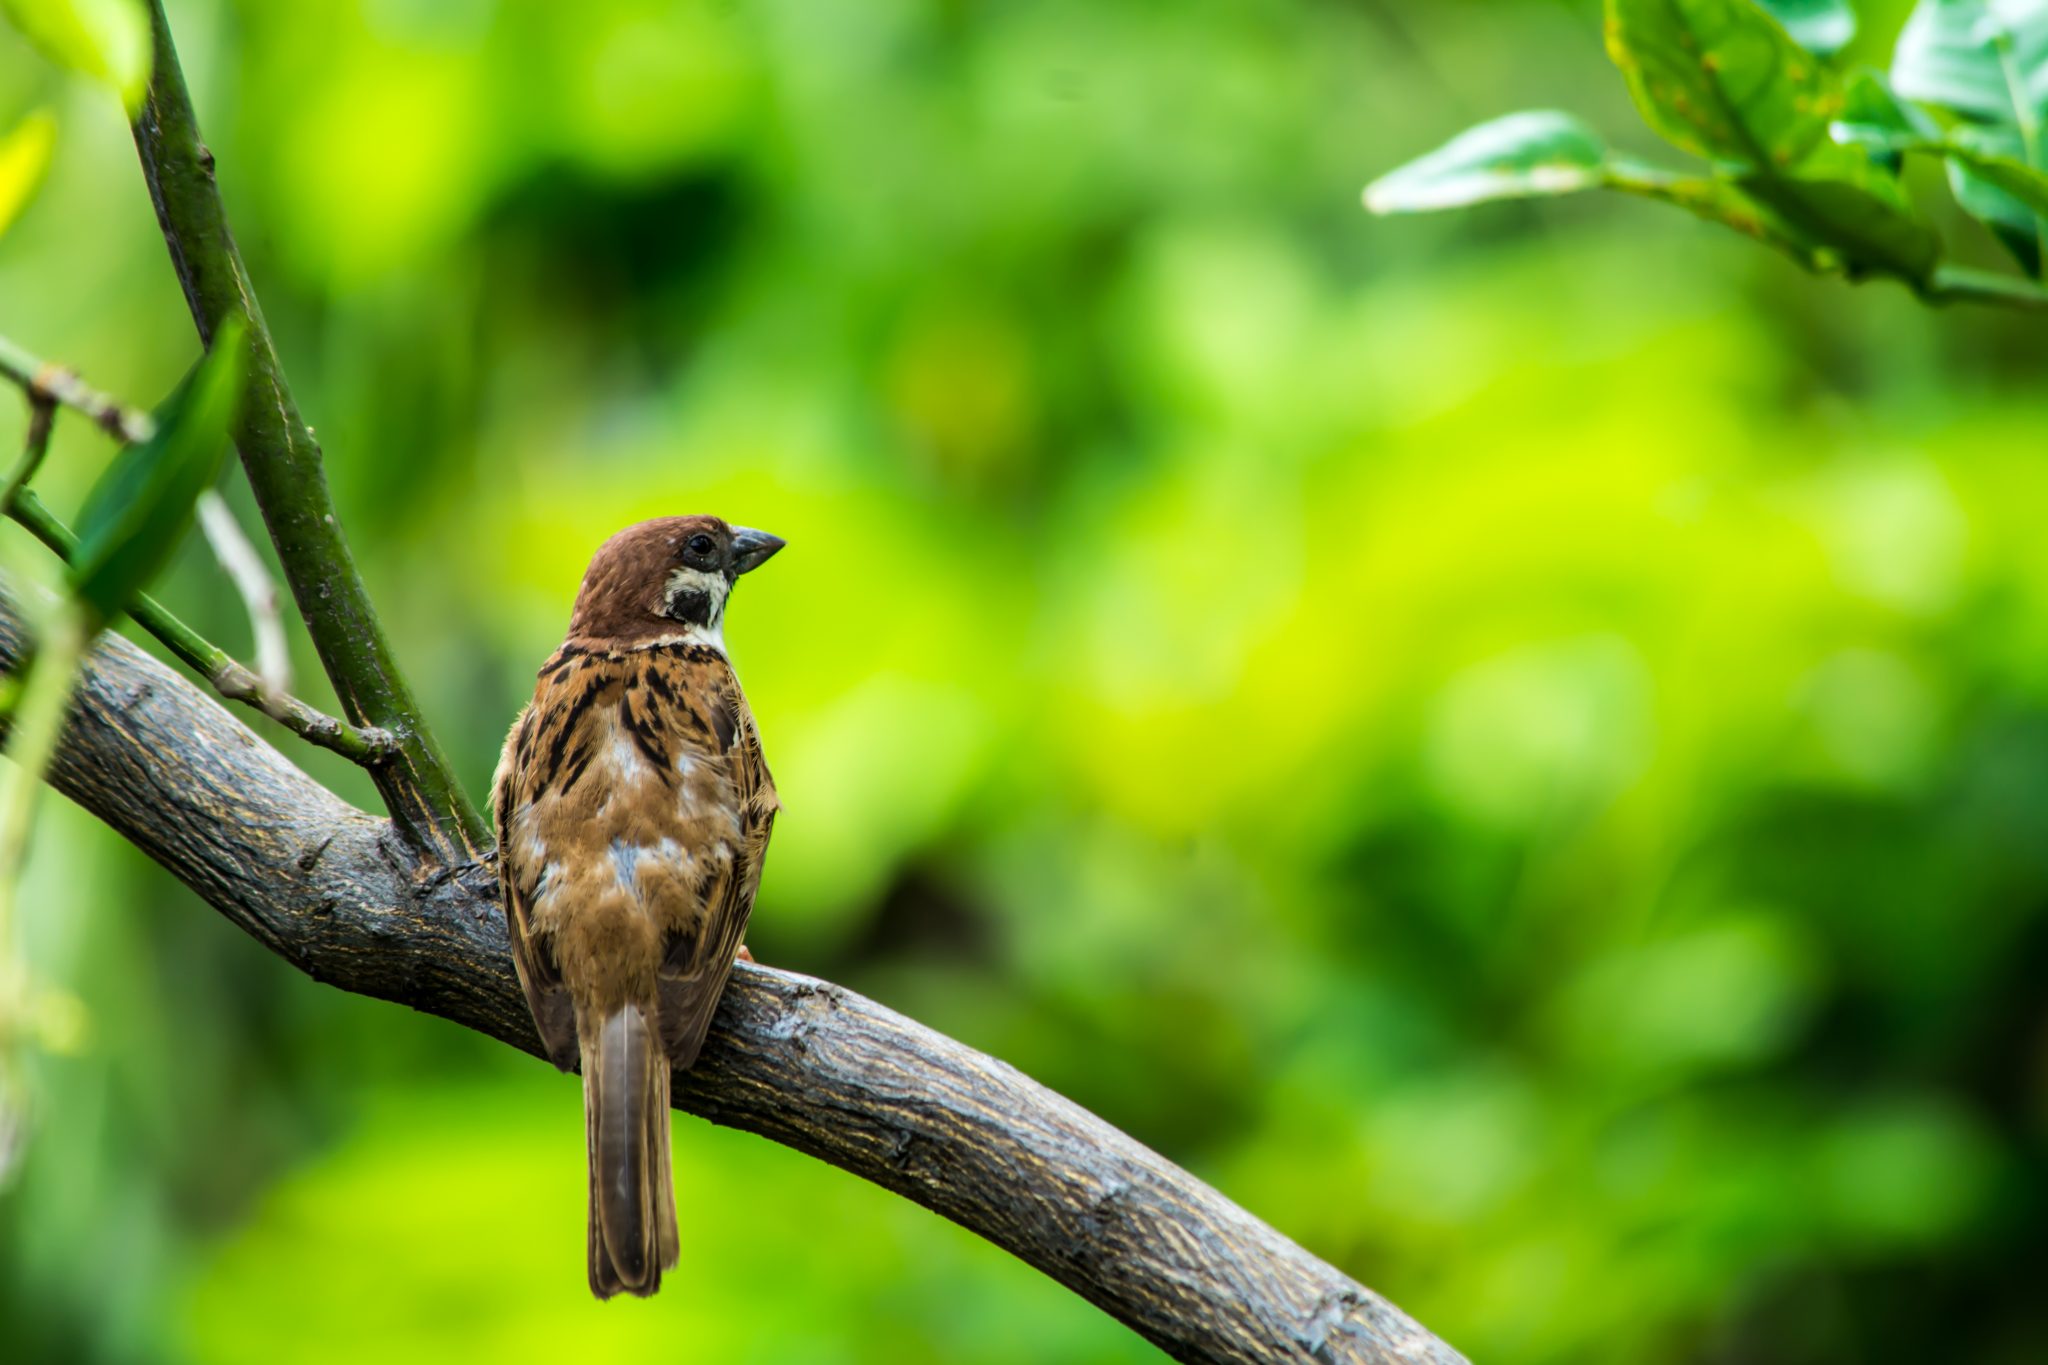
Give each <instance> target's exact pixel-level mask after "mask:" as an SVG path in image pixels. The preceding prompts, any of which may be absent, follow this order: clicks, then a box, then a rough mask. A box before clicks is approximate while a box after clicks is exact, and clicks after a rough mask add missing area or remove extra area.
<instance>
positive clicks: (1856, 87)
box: [1828, 71, 1941, 174]
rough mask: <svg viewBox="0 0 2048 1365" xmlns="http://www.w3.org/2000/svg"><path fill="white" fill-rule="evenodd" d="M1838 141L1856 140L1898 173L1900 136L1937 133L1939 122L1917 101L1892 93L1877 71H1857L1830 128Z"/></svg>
mask: <svg viewBox="0 0 2048 1365" xmlns="http://www.w3.org/2000/svg"><path fill="white" fill-rule="evenodd" d="M1828 131H1829V132H1830V133H1831V134H1832V135H1833V136H1834V138H1835V140H1836V141H1838V142H1844V141H1847V142H1854V143H1855V144H1857V145H1858V146H1860V147H1862V148H1864V149H1865V150H1866V151H1868V152H1869V153H1870V158H1871V160H1873V161H1875V162H1876V163H1877V164H1878V165H1880V166H1882V167H1884V168H1885V169H1886V170H1888V171H1891V172H1892V173H1894V174H1897V172H1898V169H1899V162H1900V160H1901V157H1900V153H1899V151H1898V149H1896V148H1895V147H1893V146H1892V143H1893V142H1894V141H1895V140H1896V139H1898V138H1902V137H1903V138H1915V137H1938V136H1940V134H1941V129H1940V126H1939V125H1937V124H1936V123H1935V121H1934V120H1933V119H1931V118H1929V117H1928V116H1927V114H1926V113H1925V112H1924V111H1923V110H1921V109H1920V108H1919V107H1918V106H1917V105H1911V104H1907V103H1906V102H1905V101H1904V100H1901V99H1900V98H1899V97H1898V96H1897V95H1895V94H1893V93H1892V88H1891V86H1890V85H1888V84H1886V82H1885V78H1884V77H1883V76H1882V75H1880V74H1878V73H1877V72H1875V71H1858V72H1856V73H1855V74H1854V75H1852V76H1850V77H1849V79H1848V81H1847V82H1846V83H1845V84H1844V85H1843V88H1842V117H1841V119H1840V120H1839V121H1837V122H1836V123H1835V125H1834V126H1833V127H1832V128H1830V129H1829V130H1828Z"/></svg>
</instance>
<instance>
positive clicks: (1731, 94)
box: [1607, 0, 1941, 283]
mask: <svg viewBox="0 0 2048 1365" xmlns="http://www.w3.org/2000/svg"><path fill="white" fill-rule="evenodd" d="M1607 20H1608V22H1607V47H1608V52H1609V53H1610V54H1611V55H1612V56H1613V58H1614V60H1615V62H1616V64H1617V65H1619V66H1620V67H1621V69H1622V72H1623V74H1624V75H1626V76H1627V77H1628V83H1629V89H1630V92H1631V93H1632V94H1633V95H1634V96H1635V100H1636V106H1637V108H1639V109H1640V110H1641V111H1642V113H1643V117H1644V118H1645V119H1647V120H1648V121H1649V123H1650V125H1651V126H1652V127H1653V128H1655V129H1656V130H1657V131H1658V132H1659V133H1661V134H1663V135H1664V136H1665V137H1666V138H1668V139H1669V140H1671V141H1672V142H1674V143H1676V144H1677V145H1678V146H1680V147H1683V148H1685V149H1687V150H1688V151H1692V152H1697V153H1698V154H1700V155H1701V156H1705V157H1708V158H1710V159H1712V160H1713V161H1714V162H1715V163H1716V165H1717V167H1718V168H1719V169H1720V170H1721V172H1722V173H1723V174H1724V175H1726V176H1729V177H1730V178H1732V179H1734V180H1735V182H1736V183H1737V184H1738V185H1739V186H1740V187H1741V188H1742V190H1743V191H1744V192H1745V193H1746V194H1748V195H1749V196H1750V197H1751V198H1753V199H1755V200H1757V201H1759V202H1761V203H1763V204H1765V205H1767V206H1769V207H1770V208H1771V209H1772V210H1773V211H1774V212H1775V213H1776V214H1777V216H1778V217H1779V218H1780V219H1782V220H1783V222H1784V223H1785V224H1786V225H1788V226H1789V228H1790V229H1791V230H1792V231H1793V232H1794V233H1795V234H1796V236H1797V237H1799V238H1800V239H1802V240H1807V241H1811V242H1814V243H1816V244H1819V245H1821V246H1823V247H1825V248H1826V249H1827V250H1829V251H1830V252H1832V253H1834V254H1835V255H1838V256H1839V257H1840V258H1841V262H1842V264H1843V266H1844V267H1845V268H1846V269H1848V270H1849V271H1851V272H1852V273H1859V274H1860V273H1880V274H1888V275H1896V276H1899V277H1900V278H1903V279H1906V280H1910V281H1913V282H1915V283H1919V282H1922V281H1924V280H1925V279H1926V277H1927V273H1928V272H1929V271H1930V270H1932V269H1933V267H1934V261H1935V258H1936V256H1938V255H1939V253H1940V249H1941V243H1940V240H1939V239H1938V238H1937V237H1936V236H1935V233H1934V229H1933V228H1932V227H1930V226H1929V225H1928V224H1927V223H1926V222H1925V221H1923V220H1922V219H1921V218H1920V216H1919V214H1918V213H1917V212H1916V211H1915V209H1914V208H1913V205H1912V204H1911V202H1909V201H1908V200H1907V199H1906V197H1905V196H1904V194H1903V193H1901V192H1900V190H1899V188H1898V186H1897V184H1896V183H1895V182H1894V181H1893V180H1892V178H1891V176H1890V175H1888V174H1887V173H1886V170H1885V168H1884V167H1883V166H1880V165H1878V164H1876V163H1875V162H1873V161H1872V160H1871V158H1870V155H1869V153H1868V152H1866V151H1865V150H1863V149H1862V148H1860V147H1856V146H1845V145H1842V144H1840V143H1836V142H1834V141H1832V140H1830V138H1829V137H1828V126H1829V123H1830V121H1831V120H1833V119H1835V118H1837V117H1839V115H1840V114H1841V113H1842V111H1843V108H1844V106H1845V104H1846V98H1845V96H1844V93H1843V91H1842V87H1841V85H1840V83H1839V82H1838V81H1837V80H1836V79H1835V77H1834V75H1833V73H1831V72H1830V71H1828V70H1827V68H1825V67H1824V66H1822V65H1821V64H1820V62H1819V61H1817V60H1816V59H1815V58H1814V57H1813V55H1812V54H1811V53H1808V52H1807V51H1806V50H1805V49H1803V48H1801V47H1800V46H1799V44H1797V43H1795V42H1794V41H1792V37H1791V35H1790V34H1788V33H1787V32H1786V31H1785V28H1784V25H1782V24H1780V23H1779V22H1778V21H1777V20H1776V19H1775V18H1773V17H1772V16H1771V15H1770V14H1768V13H1766V12H1765V11H1764V10H1763V9H1762V8H1760V7H1759V6H1758V5H1757V3H1756V0H1607Z"/></svg>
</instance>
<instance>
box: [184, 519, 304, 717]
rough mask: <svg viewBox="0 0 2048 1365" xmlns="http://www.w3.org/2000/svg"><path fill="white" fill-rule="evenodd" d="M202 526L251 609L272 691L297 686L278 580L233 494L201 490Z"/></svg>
mask: <svg viewBox="0 0 2048 1365" xmlns="http://www.w3.org/2000/svg"><path fill="white" fill-rule="evenodd" d="M199 529H200V530H201V531H202V532H204V533H205V535H206V543H207V544H208V545H211V546H212V547H213V557H214V558H215V559H216V560H218V561H219V562H220V567H221V572H223V573H225V574H226V575H227V576H228V581H229V582H231V583H233V584H234V585H235V591H236V592H239V593H240V594H241V595H242V607H243V609H244V610H246V611H247V612H248V613H249V633H250V635H251V636H253V637H254V639H255V644H256V677H257V678H258V679H259V680H260V681H261V682H262V684H263V688H264V690H265V691H266V692H270V693H285V692H289V691H290V690H291V686H292V657H291V649H290V647H289V646H288V645H287V644H286V643H285V638H284V622H283V621H282V620H280V619H279V618H278V614H277V584H275V583H273V582H271V580H270V570H269V569H267V568H265V567H264V566H263V556H261V555H259V554H257V553H256V547H255V546H254V545H251V544H250V543H249V538H248V537H247V536H245V535H243V534H242V528H241V527H240V526H239V525H237V524H236V522H235V514H234V513H233V512H231V511H229V510H228V504H227V499H225V498H223V497H222V496H221V495H220V494H218V493H216V492H214V491H213V490H212V489H211V488H209V489H207V490H206V491H205V492H204V493H201V494H200V495H199Z"/></svg>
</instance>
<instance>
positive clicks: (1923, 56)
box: [1892, 0, 2048, 125]
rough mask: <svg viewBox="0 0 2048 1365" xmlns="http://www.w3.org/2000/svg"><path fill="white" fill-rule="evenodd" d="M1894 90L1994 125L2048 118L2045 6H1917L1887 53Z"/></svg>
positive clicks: (1947, 1)
mask: <svg viewBox="0 0 2048 1365" xmlns="http://www.w3.org/2000/svg"><path fill="white" fill-rule="evenodd" d="M1892 88H1893V89H1895V90H1897V91H1898V92H1899V93H1900V94H1901V95H1904V96H1905V97H1906V98H1907V99H1912V100H1922V101H1925V102H1926V103H1928V104H1933V105H1938V106H1940V107H1941V108H1943V109H1948V110H1951V111H1953V112H1955V113H1958V114H1965V115H1968V116H1969V117H1971V118H1976V119H1983V120H1985V121H1987V122H1991V123H2011V124H2016V125H2017V124H2034V123H2038V122H2039V121H2040V119H2041V116H2042V115H2043V114H2044V113H2048V0H1920V3H1919V4H1918V5H1916V6H1914V8H1913V13H1912V14H1911V16H1910V17H1908V18H1907V20H1906V26H1905V28H1904V29H1903V30H1901V31H1900V33H1899V41H1898V46H1897V47H1895V48H1894V49H1893V50H1892Z"/></svg>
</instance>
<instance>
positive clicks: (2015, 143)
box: [1943, 124, 2048, 277]
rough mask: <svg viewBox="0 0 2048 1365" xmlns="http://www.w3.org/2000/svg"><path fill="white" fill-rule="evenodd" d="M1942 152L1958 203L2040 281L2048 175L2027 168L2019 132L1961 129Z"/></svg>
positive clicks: (2046, 246) (2047, 235)
mask: <svg viewBox="0 0 2048 1365" xmlns="http://www.w3.org/2000/svg"><path fill="white" fill-rule="evenodd" d="M1943 150H1944V151H1945V152H1946V153H1947V154H1948V157H1949V163H1948V183H1949V188H1950V190H1952V191H1953V192H1954V194H1955V196H1956V202H1957V203H1958V204H1961V205H1962V206H1963V211H1964V212H1965V213H1968V214H1969V215H1970V216H1971V217H1972V218H1975V219H1976V220H1977V221H1978V222H1980V223H1982V224H1984V226H1986V227H1987V228H1990V229H1991V233H1992V235H1993V236H1995V237H1997V238H1998V240H1999V241H2000V242H2001V243H2002V244H2003V245H2004V247H2005V249H2006V250H2007V251H2009V252H2011V253H2012V257H2013V259H2014V260H2016V261H2018V262H2019V263H2020V267H2021V268H2022V269H2023V270H2025V271H2026V272H2027V273H2028V274H2029V275H2033V276H2036V277H2038V276H2039V275H2040V273H2041V266H2042V262H2043V260H2044V259H2048V254H2044V253H2048V175H2044V174H2042V172H2040V171H2039V170H2036V169H2035V168H2034V167H2032V166H2030V165H2028V164H2027V162H2026V160H2025V157H2026V154H2027V152H2026V144H2025V142H2024V141H2023V140H2022V139H2021V137H2020V134H2019V130H2018V129H2016V128H1985V127H1974V126H1971V125H1968V124H1964V125H1960V126H1958V127H1957V128H1955V129H1954V130H1953V131H1952V132H1951V133H1950V136H1949V139H1948V141H1947V143H1946V144H1945V145H1944V147H1943Z"/></svg>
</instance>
